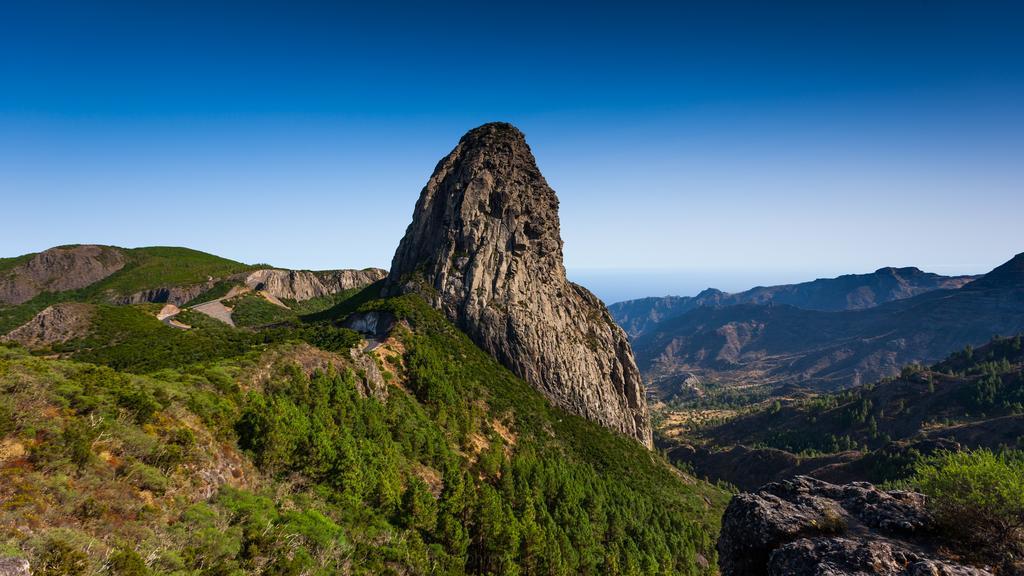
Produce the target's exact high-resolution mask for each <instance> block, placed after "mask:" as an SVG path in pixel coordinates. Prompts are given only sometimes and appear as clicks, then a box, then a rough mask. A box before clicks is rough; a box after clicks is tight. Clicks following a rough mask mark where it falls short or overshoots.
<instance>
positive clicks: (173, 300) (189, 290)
mask: <svg viewBox="0 0 1024 576" xmlns="http://www.w3.org/2000/svg"><path fill="white" fill-rule="evenodd" d="M216 283H217V281H216V280H214V279H213V278H211V279H209V280H207V281H206V282H201V283H199V284H189V285H187V286H161V287H159V288H150V289H148V290H141V291H139V292H135V293H134V294H129V295H128V296H122V297H119V298H114V299H113V303H114V304H117V305H118V306H128V305H131V304H145V303H147V302H152V303H156V304H173V305H175V306H183V305H184V304H185V303H186V302H188V301H190V300H192V299H193V298H195V297H196V296H199V295H200V294H202V293H203V292H206V291H207V290H209V289H210V288H213V285H214V284H216Z"/></svg>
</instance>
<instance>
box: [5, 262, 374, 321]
mask: <svg viewBox="0 0 1024 576" xmlns="http://www.w3.org/2000/svg"><path fill="white" fill-rule="evenodd" d="M386 273H387V272H386V271H385V270H381V269H379V268H367V269H365V270H325V271H317V272H313V271H307V270H298V271H297V270H281V269H277V268H271V267H269V266H267V265H248V264H243V263H241V262H236V261H234V260H229V259H227V258H221V257H219V256H214V255H213V254H207V253H205V252H200V251H198V250H191V249H189V248H179V247H170V246H151V247H145V248H119V247H117V246H98V245H92V244H78V245H73V246H58V247H55V248H50V249H48V250H44V251H42V252H38V253H34V254H25V255H22V256H17V257H14V258H2V259H0V335H2V334H5V333H7V332H9V331H11V330H12V329H14V328H16V327H18V326H20V325H22V324H24V323H25V322H28V321H29V320H30V319H32V317H33V316H35V315H36V314H37V313H39V312H41V311H43V310H44V309H46V308H47V307H49V306H51V305H54V304H58V303H62V302H88V303H93V304H116V305H127V304H143V303H160V304H173V305H176V306H183V305H185V304H187V303H197V302H200V301H204V300H215V299H218V298H220V297H223V296H225V295H226V294H227V293H228V292H229V290H230V289H231V288H232V287H238V289H244V290H250V291H258V292H260V293H261V294H266V295H268V296H270V297H272V298H276V299H287V300H294V301H305V300H309V299H313V298H324V297H328V296H331V295H334V294H338V293H340V292H343V291H345V290H351V289H354V288H362V287H364V286H367V285H369V284H372V283H373V282H376V281H377V280H380V279H382V278H383V277H384V276H385V274H386ZM279 303H280V302H279ZM307 312H308V310H307ZM54 317H61V316H60V315H59V314H58V315H57V316H54Z"/></svg>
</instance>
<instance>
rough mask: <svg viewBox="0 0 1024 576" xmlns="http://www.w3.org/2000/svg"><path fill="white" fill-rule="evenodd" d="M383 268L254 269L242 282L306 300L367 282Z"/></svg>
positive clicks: (384, 273) (382, 273)
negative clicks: (314, 270) (320, 269)
mask: <svg viewBox="0 0 1024 576" xmlns="http://www.w3.org/2000/svg"><path fill="white" fill-rule="evenodd" d="M387 274H388V272H387V270H381V269H380V268H365V269H363V270H322V271H317V272H313V271H310V270H278V269H265V270H257V271H255V272H253V273H251V274H249V275H248V276H246V278H245V285H246V286H248V287H249V288H252V289H253V290H260V291H263V292H266V293H268V294H270V295H272V296H274V297H276V298H287V299H289V300H298V301H302V300H309V299H311V298H319V297H321V296H329V295H331V294H337V293H339V292H342V291H344V290H350V289H352V288H362V287H364V286H369V285H370V284H373V283H374V282H377V281H378V280H381V279H383V278H384V277H385V276H387Z"/></svg>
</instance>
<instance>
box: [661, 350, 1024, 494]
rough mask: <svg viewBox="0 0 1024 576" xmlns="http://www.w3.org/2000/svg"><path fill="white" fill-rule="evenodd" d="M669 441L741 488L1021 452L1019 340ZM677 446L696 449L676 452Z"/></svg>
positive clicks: (877, 475)
mask: <svg viewBox="0 0 1024 576" xmlns="http://www.w3.org/2000/svg"><path fill="white" fill-rule="evenodd" d="M671 442H672V444H673V445H672V446H671V447H669V448H670V449H671V451H672V454H673V455H674V456H675V457H678V458H680V459H681V460H683V461H686V462H687V464H688V465H690V466H692V467H693V469H694V471H695V472H696V473H698V474H699V475H701V476H707V477H709V478H715V479H721V480H727V481H729V482H732V483H734V484H736V485H738V486H741V487H747V488H749V487H756V486H759V485H761V484H763V483H765V482H768V481H772V480H777V479H780V478H784V477H789V476H792V475H795V474H808V475H812V476H817V477H820V478H823V479H826V480H830V481H835V482H845V481H851V480H868V481H871V482H887V481H894V480H899V479H902V478H905V477H906V476H908V475H909V474H910V473H911V472H912V471H913V469H914V467H915V465H917V464H918V463H919V462H920V459H921V457H922V456H927V455H928V454H931V453H934V452H941V451H945V450H960V449H963V448H972V449H973V448H988V449H992V450H997V451H1005V450H1011V451H1012V450H1019V449H1022V448H1024V351H1022V345H1021V337H1020V336H1015V337H1011V338H999V337H997V338H994V339H993V340H992V341H990V342H989V343H988V344H986V345H985V346H982V347H979V348H977V349H973V348H971V347H967V348H965V349H964V350H962V351H959V352H956V353H954V354H952V355H950V356H949V357H948V358H947V359H946V360H944V361H942V362H939V363H937V364H935V365H933V366H930V367H925V366H919V365H910V366H906V367H904V369H903V370H902V372H901V374H900V375H899V376H896V377H892V378H885V379H882V380H880V381H878V382H875V383H872V384H868V385H864V386H858V387H855V388H850V389H848V390H844V391H841V392H836V393H831V394H820V395H814V394H811V395H807V396H804V397H799V398H795V399H790V400H782V401H778V400H776V401H774V402H767V401H765V402H762V403H760V404H759V405H757V406H753V407H749V408H747V409H746V410H744V411H741V412H740V413H739V414H738V415H735V416H733V417H729V418H725V419H723V420H722V421H718V422H712V423H710V424H708V425H706V426H704V427H701V428H699V429H697V430H694V431H693V432H691V433H689V434H687V435H686V436H684V437H682V438H676V439H673V440H672V441H671ZM684 443H689V444H691V445H693V446H696V447H697V448H698V449H697V450H692V449H691V450H687V449H679V450H677V449H675V448H677V447H678V446H679V445H682V444H684Z"/></svg>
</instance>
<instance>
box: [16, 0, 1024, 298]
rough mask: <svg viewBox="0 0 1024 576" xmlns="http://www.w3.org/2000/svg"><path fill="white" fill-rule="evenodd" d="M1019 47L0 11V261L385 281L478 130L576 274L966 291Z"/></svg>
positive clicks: (489, 16) (659, 29)
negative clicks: (251, 268) (560, 241)
mask: <svg viewBox="0 0 1024 576" xmlns="http://www.w3.org/2000/svg"><path fill="white" fill-rule="evenodd" d="M1017 4H1018V6H1019V3H1017ZM207 5H215V7H213V6H207ZM1022 30H1024V15H1022V10H1021V8H1017V7H1015V6H1014V3H1013V2H942V1H934V2H931V1H929V2H923V1H918V2H865V1H857V2H853V1H851V2H820V1H816V2H806V3H801V2H752V3H740V2H700V3H664V4H658V3H622V2H618V3H610V4H607V5H602V4H600V3H594V2H579V3H559V2H551V1H548V2H544V3H540V4H537V5H529V4H528V3H500V4H499V3H490V2H475V3H464V4H459V3H449V2H415V3H412V2H410V3H388V2H361V3H358V4H353V5H344V3H341V2H323V3H316V2H278V3H266V2H244V3H243V2H238V3H229V2H189V1H184V2H138V1H132V2H119V1H103V2H101V1H95V2H85V1H76V2H68V3H61V2H49V1H47V0H33V1H31V2H6V3H4V4H3V6H2V7H0V197H2V200H3V203H2V206H3V211H4V214H5V217H4V218H3V224H2V227H0V255H14V254H19V253H24V252H29V251H37V250H40V249H43V248H46V247H48V246H51V245H56V244H63V243H76V242H98V243H109V244H118V245H123V246H142V245H157V244H159V245H187V246H191V247H195V248H199V249H202V250H207V251H210V252H215V253H217V254H221V255H224V256H228V257H231V258H236V259H239V260H243V261H247V262H270V263H273V264H276V265H280V266H288V267H296V268H332V267H362V266H371V265H373V266H387V265H388V264H389V263H390V259H391V255H392V253H393V251H394V248H395V246H396V245H397V243H398V240H399V239H400V237H401V235H402V233H403V232H404V229H405V226H406V225H407V224H408V222H409V220H410V217H411V213H412V209H413V204H414V202H415V200H416V197H417V196H418V194H419V191H420V189H421V187H422V185H423V183H424V182H425V181H426V179H427V177H428V176H429V174H430V172H431V170H432V169H433V167H434V164H435V163H436V162H437V160H438V159H439V158H440V157H442V156H443V155H444V154H446V153H447V152H448V151H449V150H450V149H451V148H452V147H453V146H454V145H455V143H456V142H457V141H458V138H459V136H460V135H461V134H462V133H463V132H465V131H466V130H467V129H469V128H471V127H473V126H476V125H478V124H481V123H483V122H487V121H491V120H506V121H511V122H513V123H515V124H517V125H518V126H519V127H520V128H521V129H522V130H523V131H524V132H525V133H526V135H527V138H528V140H529V142H530V144H531V146H532V147H533V150H534V153H535V154H536V156H537V157H538V160H539V163H540V167H541V169H542V170H543V172H544V173H545V175H546V176H547V178H548V180H549V181H550V183H551V184H552V186H553V187H554V188H555V190H556V191H557V192H558V193H559V196H560V198H561V201H562V210H561V215H562V232H563V236H564V238H565V242H566V249H565V251H566V263H567V266H568V267H569V268H570V270H571V271H576V272H575V273H577V274H580V275H581V277H583V276H586V275H587V274H591V275H593V269H616V270H619V269H646V270H660V271H671V273H673V274H674V273H676V272H683V273H685V272H686V271H704V272H700V273H698V272H694V273H693V274H694V275H695V276H699V274H706V275H708V274H709V276H707V277H708V282H707V283H709V284H710V283H715V282H716V281H715V273H716V272H714V271H718V273H719V276H720V277H721V278H722V279H723V282H725V283H726V285H720V286H719V287H721V288H724V289H739V288H742V287H745V286H744V284H751V285H752V284H758V283H769V282H770V281H774V280H782V279H786V278H789V277H793V279H801V278H811V277H815V276H823V275H834V274H837V273H841V272H865V271H870V270H874V269H875V268H878V267H880V266H886V265H896V266H902V265H916V266H920V267H922V268H926V269H931V270H934V271H937V272H945V273H955V272H981V271H985V270H987V269H990V268H992V267H994V266H995V265H997V264H999V263H1001V262H1003V261H1005V260H1007V259H1009V258H1010V257H1011V256H1012V255H1013V254H1015V253H1017V252H1020V251H1024V225H1022V220H1021V215H1022V214H1024V193H1022V182H1024V107H1022V102H1024V35H1022ZM708 271H712V272H708ZM787 275H789V276H787ZM784 277H785V278H784ZM727 278H734V279H736V280H735V283H734V284H735V285H728V281H727V280H724V279H727ZM699 283H700V282H699V281H698V284H699ZM636 290H639V292H640V293H645V288H644V287H642V286H641V287H637V288H636ZM664 291H672V290H671V287H667V288H665V289H664V290H662V289H661V288H658V289H656V290H655V289H653V288H652V289H651V293H659V292H664ZM678 292H692V290H690V289H689V288H686V289H682V288H681V289H680V290H678ZM599 293H600V291H599ZM606 298H608V299H615V298H614V297H612V296H606Z"/></svg>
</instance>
